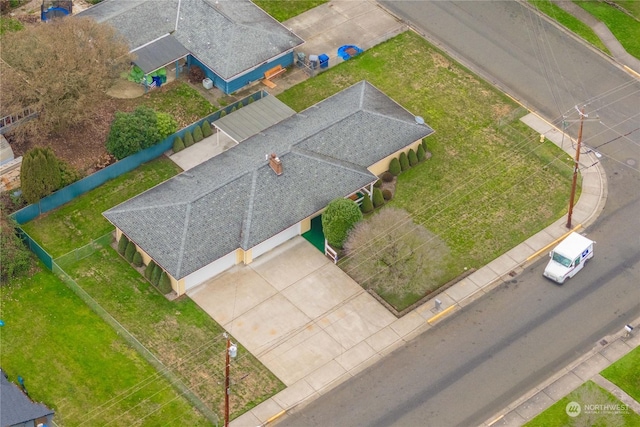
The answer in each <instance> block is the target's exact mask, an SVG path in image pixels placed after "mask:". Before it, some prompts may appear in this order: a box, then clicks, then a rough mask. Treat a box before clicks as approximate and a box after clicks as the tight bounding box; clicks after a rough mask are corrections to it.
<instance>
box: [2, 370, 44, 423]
mask: <svg viewBox="0 0 640 427" xmlns="http://www.w3.org/2000/svg"><path fill="white" fill-rule="evenodd" d="M53 414H54V412H53V411H52V410H51V409H49V408H47V407H46V406H44V405H43V404H41V403H34V402H32V401H31V399H29V396H27V395H26V394H25V393H24V392H23V391H22V390H20V388H19V387H18V386H17V385H16V384H13V383H12V382H10V381H9V380H7V378H6V377H5V374H4V372H3V371H2V370H0V426H1V427H37V426H45V425H47V426H52V424H51V420H52V419H53Z"/></svg>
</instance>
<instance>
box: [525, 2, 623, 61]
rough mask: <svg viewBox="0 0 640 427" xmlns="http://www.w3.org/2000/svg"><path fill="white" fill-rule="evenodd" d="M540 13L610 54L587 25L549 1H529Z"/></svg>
mask: <svg viewBox="0 0 640 427" xmlns="http://www.w3.org/2000/svg"><path fill="white" fill-rule="evenodd" d="M529 3H530V4H531V5H533V7H535V8H536V9H538V10H539V11H540V12H542V13H544V14H545V15H547V16H548V17H550V18H551V19H553V20H554V21H557V22H558V23H559V24H561V25H563V26H564V27H566V28H568V29H569V30H570V31H571V32H573V33H574V34H576V35H577V36H579V37H581V38H582V39H584V40H585V41H586V42H588V43H590V44H592V45H593V46H595V47H597V48H598V49H600V50H601V51H603V52H606V53H607V54H610V52H609V49H607V47H606V46H605V45H604V43H602V41H601V40H600V37H598V35H597V34H596V33H595V32H594V31H593V30H592V29H591V27H589V26H588V25H587V24H585V23H584V22H582V21H581V20H579V19H578V18H576V17H575V16H573V15H572V14H570V13H569V12H565V11H564V9H561V8H560V7H558V6H556V5H555V4H554V3H552V2H551V0H529Z"/></svg>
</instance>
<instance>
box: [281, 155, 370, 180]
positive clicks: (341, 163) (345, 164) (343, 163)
mask: <svg viewBox="0 0 640 427" xmlns="http://www.w3.org/2000/svg"><path fill="white" fill-rule="evenodd" d="M290 152H291V153H293V154H299V155H301V156H304V157H308V158H312V159H316V160H318V161H319V162H322V163H328V164H330V165H334V166H337V167H339V168H342V169H347V170H350V171H353V172H356V173H359V174H361V175H370V176H375V175H374V174H373V173H372V172H371V171H370V170H369V169H367V168H365V167H363V166H360V165H358V164H356V163H353V162H350V161H348V160H342V159H337V158H335V157H331V156H329V155H326V154H322V153H318V152H317V151H313V150H310V149H308V148H302V147H294V148H292V149H291V150H290ZM376 178H377V177H376Z"/></svg>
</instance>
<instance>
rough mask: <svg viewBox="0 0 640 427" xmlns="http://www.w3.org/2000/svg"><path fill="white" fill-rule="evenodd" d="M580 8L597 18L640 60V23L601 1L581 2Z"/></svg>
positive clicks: (578, 3) (579, 3)
mask: <svg viewBox="0 0 640 427" xmlns="http://www.w3.org/2000/svg"><path fill="white" fill-rule="evenodd" d="M576 4H577V5H578V6H580V7H581V8H583V9H584V10H586V11H587V12H589V13H590V14H592V15H593V16H595V17H596V18H597V19H599V20H600V21H602V22H604V23H605V25H606V26H607V27H608V28H609V30H611V32H612V33H613V35H614V36H615V37H616V38H617V39H618V41H619V42H620V44H622V46H624V48H625V49H626V51H627V52H629V54H631V55H633V56H635V57H636V58H640V21H638V18H634V17H632V16H629V15H627V14H626V13H624V12H623V11H621V10H619V9H617V8H615V7H613V6H611V5H609V4H607V3H605V2H601V1H579V2H576Z"/></svg>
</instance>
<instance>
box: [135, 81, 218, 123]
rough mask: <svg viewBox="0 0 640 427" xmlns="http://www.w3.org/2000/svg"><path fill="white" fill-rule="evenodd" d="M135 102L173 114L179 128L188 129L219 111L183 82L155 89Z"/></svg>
mask: <svg viewBox="0 0 640 427" xmlns="http://www.w3.org/2000/svg"><path fill="white" fill-rule="evenodd" d="M133 102H135V103H136V105H146V106H148V107H151V108H153V109H154V110H156V111H159V112H163V113H168V114H171V116H173V117H174V118H175V119H176V121H177V122H178V128H183V127H186V126H188V125H190V124H191V123H193V122H196V121H198V120H200V119H202V118H203V117H206V116H208V115H209V114H211V113H213V112H214V111H216V110H217V108H215V107H214V106H213V105H212V104H211V103H210V102H209V101H207V100H206V99H205V98H204V97H203V96H202V95H201V94H200V92H198V91H197V90H196V89H194V88H192V87H191V86H189V85H188V84H187V83H185V82H181V81H173V82H171V83H169V84H167V85H166V86H163V87H161V88H160V89H154V90H152V91H151V92H149V93H148V94H147V95H145V96H144V97H142V98H138V99H135V100H133Z"/></svg>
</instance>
